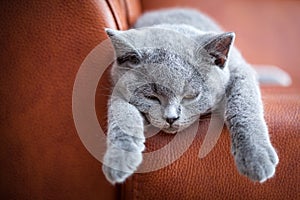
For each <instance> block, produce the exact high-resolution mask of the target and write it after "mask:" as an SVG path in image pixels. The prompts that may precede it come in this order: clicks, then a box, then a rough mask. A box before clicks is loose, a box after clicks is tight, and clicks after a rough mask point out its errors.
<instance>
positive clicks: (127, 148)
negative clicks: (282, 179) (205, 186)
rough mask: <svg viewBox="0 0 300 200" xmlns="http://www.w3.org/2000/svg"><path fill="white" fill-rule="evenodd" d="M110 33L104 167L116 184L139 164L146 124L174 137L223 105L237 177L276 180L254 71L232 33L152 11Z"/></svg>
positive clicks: (189, 13)
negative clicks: (129, 26)
mask: <svg viewBox="0 0 300 200" xmlns="http://www.w3.org/2000/svg"><path fill="white" fill-rule="evenodd" d="M106 33H107V34H108V36H109V37H110V39H111V42H112V44H113V46H114V49H115V53H116V61H115V62H114V65H113V68H112V71H111V76H112V80H113V82H114V91H113V94H112V96H111V98H110V101H109V110H108V136H107V151H106V153H105V156H104V164H103V172H104V174H105V176H106V178H107V179H108V180H109V181H110V182H111V183H112V184H114V183H120V182H123V181H125V180H126V178H127V177H129V176H130V175H132V174H133V173H134V172H135V170H136V169H137V167H138V166H139V165H140V164H141V162H142V151H143V150H144V148H145V147H144V142H145V136H144V131H145V129H144V127H145V125H148V124H149V123H150V124H151V125H153V126H155V127H157V128H159V129H160V130H163V131H164V132H166V133H171V134H174V133H177V132H180V131H182V130H184V129H185V128H187V127H189V126H190V125H191V124H193V123H194V122H195V121H196V120H197V119H199V116H200V115H202V114H205V113H209V112H211V111H212V110H214V109H216V108H218V105H219V104H220V103H221V102H225V105H223V106H224V107H225V113H224V115H225V116H224V117H225V123H226V125H227V127H228V129H229V131H230V136H231V143H232V148H231V151H232V154H233V156H234V158H235V163H236V166H237V168H238V171H239V172H240V173H241V174H243V175H246V176H248V177H249V178H250V179H251V180H253V181H259V182H264V181H265V180H267V179H268V178H271V177H272V176H273V175H274V173H275V167H276V165H277V164H278V161H279V160H278V157H277V154H276V152H275V150H274V148H273V147H272V144H271V142H270V138H269V135H268V128H267V125H266V122H265V120H264V116H263V106H262V101H261V95H260V91H259V88H258V84H257V81H256V78H255V73H254V71H253V70H252V68H251V67H250V65H249V64H248V63H247V62H246V61H245V60H244V59H243V57H242V56H241V54H240V53H239V51H238V50H237V49H236V48H235V47H234V46H233V42H234V38H235V34H234V33H232V32H222V30H221V28H220V27H219V26H218V25H217V24H216V23H215V22H213V21H212V20H211V19H210V18H208V17H207V16H205V15H203V14H201V13H199V12H198V11H195V10H190V9H168V10H160V11H154V12H149V13H146V14H144V15H143V16H141V17H140V18H139V19H138V21H137V22H136V24H135V25H134V27H133V29H130V30H127V31H117V30H112V29H106ZM222 100H224V101H222ZM178 134H180V133H178ZM195 170H196V169H195Z"/></svg>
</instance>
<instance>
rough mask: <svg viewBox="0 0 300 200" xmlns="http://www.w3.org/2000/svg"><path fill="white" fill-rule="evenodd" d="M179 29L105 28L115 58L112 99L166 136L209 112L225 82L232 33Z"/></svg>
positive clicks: (227, 76)
mask: <svg viewBox="0 0 300 200" xmlns="http://www.w3.org/2000/svg"><path fill="white" fill-rule="evenodd" d="M181 28H182V30H180V27H179V28H178V27H171V28H170V27H167V26H163V27H161V26H156V27H151V28H143V29H131V30H128V31H116V30H111V29H106V32H107V34H108V36H109V37H110V39H111V41H112V44H113V47H114V49H115V54H116V61H115V63H114V65H113V68H112V72H111V75H112V79H113V81H114V84H115V86H114V92H113V95H112V98H113V97H114V96H118V97H122V98H123V99H124V100H126V101H128V102H129V103H130V104H132V105H134V106H135V107H136V108H137V109H138V110H139V111H140V113H141V114H142V116H144V118H145V121H146V122H149V123H151V124H152V125H153V126H155V127H157V128H159V129H162V130H163V131H165V132H168V133H175V132H178V131H181V130H183V129H185V128H187V127H188V126H190V125H191V124H192V123H193V122H195V121H196V120H197V119H199V116H200V115H201V114H203V113H206V112H208V111H209V110H210V109H212V108H213V106H214V105H215V104H216V103H217V102H218V101H219V100H220V99H221V97H222V95H223V94H224V92H225V87H226V84H227V82H228V81H229V70H228V67H227V63H228V57H229V51H230V48H231V46H232V43H233V39H234V33H223V34H216V33H203V32H201V31H198V30H194V29H193V28H191V27H181ZM182 31H184V33H185V34H182Z"/></svg>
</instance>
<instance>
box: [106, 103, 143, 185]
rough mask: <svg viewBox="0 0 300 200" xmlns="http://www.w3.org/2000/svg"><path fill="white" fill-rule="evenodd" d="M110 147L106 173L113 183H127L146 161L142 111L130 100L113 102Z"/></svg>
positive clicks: (107, 152) (109, 134) (107, 151)
mask: <svg viewBox="0 0 300 200" xmlns="http://www.w3.org/2000/svg"><path fill="white" fill-rule="evenodd" d="M108 115H109V116H108V118H109V119H108V135H107V150H106V153H105V155H104V162H103V166H102V169H103V172H104V174H105V176H106V178H107V180H108V181H110V182H111V183H112V184H115V183H121V182H124V181H125V179H126V178H127V177H129V176H130V175H132V174H133V173H134V172H135V171H136V169H137V167H138V166H139V165H140V164H141V162H142V151H143V150H144V148H145V146H144V142H145V137H144V125H143V118H142V116H141V114H140V112H139V111H138V110H137V109H136V108H135V107H134V106H133V105H131V104H129V103H128V102H126V101H124V100H122V99H121V98H118V97H113V98H112V99H111V101H110V105H109V114H108Z"/></svg>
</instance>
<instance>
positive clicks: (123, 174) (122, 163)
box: [102, 147, 142, 184]
mask: <svg viewBox="0 0 300 200" xmlns="http://www.w3.org/2000/svg"><path fill="white" fill-rule="evenodd" d="M103 161H104V163H103V166H102V170H103V173H104V175H105V177H106V179H107V180H108V181H109V182H110V183H112V184H115V183H122V182H124V181H125V180H126V179H127V178H128V177H129V176H131V175H132V174H133V173H134V172H135V171H136V169H137V167H138V166H139V165H140V164H141V162H142V153H141V152H129V151H124V150H121V149H118V148H115V147H110V148H108V149H107V151H106V154H105V156H104V160H103Z"/></svg>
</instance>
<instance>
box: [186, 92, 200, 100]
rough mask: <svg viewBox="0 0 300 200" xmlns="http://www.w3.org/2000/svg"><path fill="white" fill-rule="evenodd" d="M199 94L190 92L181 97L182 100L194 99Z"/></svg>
mask: <svg viewBox="0 0 300 200" xmlns="http://www.w3.org/2000/svg"><path fill="white" fill-rule="evenodd" d="M198 96H199V93H191V94H186V95H184V97H183V98H182V100H194V99H196V98H197V97H198Z"/></svg>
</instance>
